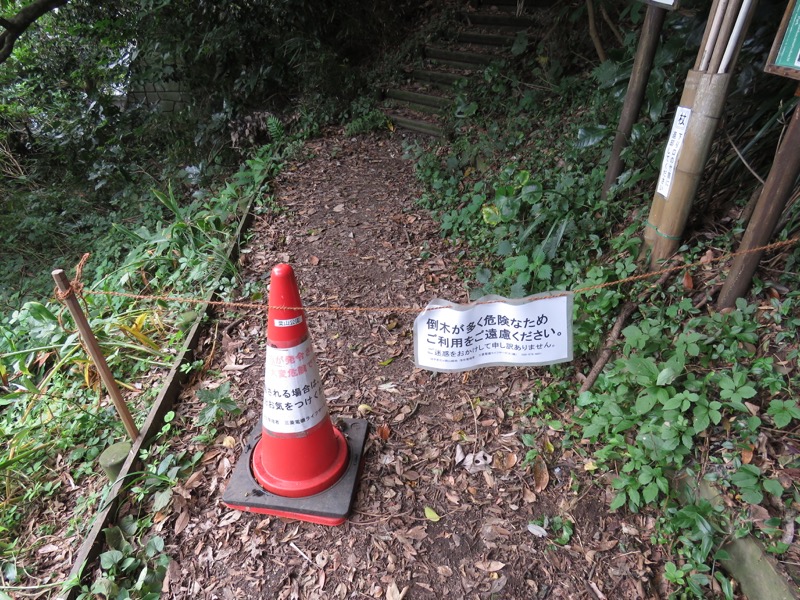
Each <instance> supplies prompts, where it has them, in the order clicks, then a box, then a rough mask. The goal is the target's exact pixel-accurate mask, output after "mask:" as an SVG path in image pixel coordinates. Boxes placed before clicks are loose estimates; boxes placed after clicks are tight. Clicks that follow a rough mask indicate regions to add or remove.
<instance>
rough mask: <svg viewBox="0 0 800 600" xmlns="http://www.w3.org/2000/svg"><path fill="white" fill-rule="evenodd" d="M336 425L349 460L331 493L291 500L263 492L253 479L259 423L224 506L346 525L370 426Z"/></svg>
mask: <svg viewBox="0 0 800 600" xmlns="http://www.w3.org/2000/svg"><path fill="white" fill-rule="evenodd" d="M336 424H337V426H338V427H339V430H340V431H341V432H342V433H343V434H344V437H345V439H346V440H347V448H348V452H349V457H348V462H347V469H346V470H345V472H344V475H342V476H341V478H339V480H338V481H337V482H336V483H334V484H333V485H332V486H331V487H329V488H328V489H327V490H325V491H322V492H320V493H318V494H314V495H313V496H306V497H304V498H287V497H285V496H278V495H277V494H273V493H272V492H268V491H267V490H265V489H264V488H262V487H261V486H260V485H259V484H258V482H257V481H256V479H255V477H254V476H253V470H252V467H251V464H252V460H253V451H254V450H255V447H256V444H258V440H259V439H261V423H258V424H257V425H256V426H255V428H254V429H253V432H252V433H251V434H250V439H249V440H248V441H247V445H246V446H245V448H244V452H242V456H241V457H240V458H239V462H237V463H236V468H235V469H234V470H233V475H232V476H231V480H230V483H228V487H227V488H226V489H225V493H224V494H223V496H222V502H224V503H225V504H226V505H227V506H228V507H230V508H234V509H237V510H244V511H248V512H255V513H261V514H266V515H274V516H277V517H285V518H289V519H298V520H300V521H308V522H310V523H318V524H320V525H341V524H342V523H344V522H345V520H346V519H347V515H348V514H349V513H350V507H351V505H352V504H353V499H354V498H355V494H356V487H357V485H358V477H359V473H360V471H361V461H362V458H363V456H364V444H366V441H367V432H368V430H369V423H367V421H366V420H365V419H337V421H336Z"/></svg>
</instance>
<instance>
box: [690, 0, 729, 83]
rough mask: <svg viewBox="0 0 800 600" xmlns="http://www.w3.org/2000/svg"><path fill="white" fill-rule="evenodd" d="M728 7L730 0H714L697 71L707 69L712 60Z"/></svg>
mask: <svg viewBox="0 0 800 600" xmlns="http://www.w3.org/2000/svg"><path fill="white" fill-rule="evenodd" d="M727 7H728V0H714V3H713V4H712V5H711V11H710V12H709V13H708V14H709V19H711V20H710V21H709V24H707V25H706V30H705V32H704V33H703V41H702V42H700V49H701V52H700V53H699V54H698V55H697V62H695V64H694V68H695V70H696V71H706V70H707V69H708V63H710V62H711V53H712V52H713V51H714V46H715V45H716V43H717V38H718V37H719V28H720V27H721V26H722V17H723V16H725V9H726V8H727Z"/></svg>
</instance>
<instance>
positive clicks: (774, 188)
mask: <svg viewBox="0 0 800 600" xmlns="http://www.w3.org/2000/svg"><path fill="white" fill-rule="evenodd" d="M796 94H797V95H800V86H798V88H797V92H796ZM798 148H800V108H798V107H795V109H794V114H793V115H792V120H791V121H790V122H789V126H788V127H787V128H786V133H785V135H784V136H783V140H782V141H781V145H780V148H778V153H777V154H776V155H775V161H774V162H773V163H772V168H771V169H770V171H769V176H768V177H767V182H766V183H765V184H764V188H763V189H762V190H761V195H760V196H759V197H758V202H757V203H756V208H755V210H754V211H753V216H752V217H750V222H749V224H748V225H747V229H746V230H745V232H744V237H743V238H742V242H741V244H739V251H742V250H750V249H751V248H758V247H759V246H764V245H766V244H767V243H769V239H770V237H771V236H772V234H773V232H774V230H775V225H777V223H778V220H779V219H780V216H781V213H782V212H783V209H784V207H785V206H786V202H787V201H788V200H789V198H790V197H791V195H792V188H793V186H794V182H795V180H796V179H797V175H798V173H800V152H798ZM762 254H763V252H751V253H749V254H740V255H739V256H737V257H736V258H735V259H734V261H733V265H732V266H731V270H730V272H729V273H728V278H727V279H726V280H725V284H724V285H723V286H722V291H720V294H719V298H718V299H717V308H720V309H721V308H727V307H729V306H733V305H734V304H735V303H736V299H737V298H739V297H740V296H743V295H744V293H745V292H746V291H747V289H748V288H749V287H750V282H751V281H752V280H753V273H755V271H756V268H757V267H758V263H759V261H760V260H761V256H762Z"/></svg>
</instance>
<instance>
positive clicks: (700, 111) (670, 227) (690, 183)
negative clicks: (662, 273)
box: [651, 71, 730, 269]
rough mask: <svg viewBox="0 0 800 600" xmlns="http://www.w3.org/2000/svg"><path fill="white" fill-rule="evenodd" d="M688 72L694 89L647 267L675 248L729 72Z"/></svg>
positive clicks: (690, 202) (697, 181)
mask: <svg viewBox="0 0 800 600" xmlns="http://www.w3.org/2000/svg"><path fill="white" fill-rule="evenodd" d="M690 75H693V76H694V78H696V79H697V83H696V85H697V88H696V90H695V97H694V103H693V105H692V112H691V117H690V119H689V125H688V127H687V129H686V136H685V137H684V140H683V148H682V149H681V152H680V155H679V156H678V160H677V164H676V167H675V174H674V177H673V180H672V186H671V188H670V191H669V194H668V195H667V196H666V197H665V198H664V201H663V203H662V205H661V212H660V214H658V215H657V217H658V230H657V232H656V233H657V235H656V236H655V239H654V243H653V252H652V254H651V266H652V267H653V268H654V269H655V268H658V266H659V264H660V262H661V261H662V260H664V259H666V258H667V257H668V256H670V255H671V254H672V253H673V252H674V251H675V249H676V248H677V247H678V243H679V241H680V236H681V234H682V233H683V229H684V227H685V226H686V221H687V220H688V218H689V211H690V210H691V207H692V201H693V200H694V197H695V194H696V193H697V188H698V186H699V185H700V179H701V177H702V175H703V170H704V168H705V164H706V159H707V158H708V153H709V151H710V150H711V143H712V142H713V141H714V131H715V130H716V128H717V124H718V123H719V119H720V116H721V114H722V108H723V106H724V104H725V96H726V92H727V89H728V83H729V82H730V75H729V74H727V73H723V74H719V73H699V72H697V71H692V72H690ZM687 79H688V77H687ZM654 204H655V202H654Z"/></svg>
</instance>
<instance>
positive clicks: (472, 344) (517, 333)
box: [414, 292, 572, 373]
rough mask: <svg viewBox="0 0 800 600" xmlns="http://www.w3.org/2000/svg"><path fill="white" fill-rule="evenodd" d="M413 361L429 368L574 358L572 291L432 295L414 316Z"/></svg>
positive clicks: (528, 363) (546, 362)
mask: <svg viewBox="0 0 800 600" xmlns="http://www.w3.org/2000/svg"><path fill="white" fill-rule="evenodd" d="M414 360H415V362H416V365H417V367H419V368H422V369H428V370H430V371H440V372H445V373H446V372H459V371H470V370H472V369H477V368H480V367H494V366H501V365H510V366H534V365H552V364H556V363H561V362H568V361H570V360H572V294H571V293H570V292H548V293H546V294H539V295H537V296H531V297H528V298H523V299H517V300H509V299H508V298H503V297H501V296H484V297H483V298H481V299H480V300H477V301H476V302H473V303H470V304H454V303H452V302H447V301H446V300H440V299H436V300H433V301H432V302H431V303H430V304H428V306H427V307H426V308H425V310H424V311H423V312H422V313H421V314H420V315H419V316H418V317H417V318H416V319H415V321H414Z"/></svg>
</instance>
